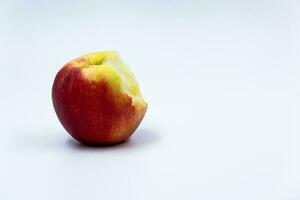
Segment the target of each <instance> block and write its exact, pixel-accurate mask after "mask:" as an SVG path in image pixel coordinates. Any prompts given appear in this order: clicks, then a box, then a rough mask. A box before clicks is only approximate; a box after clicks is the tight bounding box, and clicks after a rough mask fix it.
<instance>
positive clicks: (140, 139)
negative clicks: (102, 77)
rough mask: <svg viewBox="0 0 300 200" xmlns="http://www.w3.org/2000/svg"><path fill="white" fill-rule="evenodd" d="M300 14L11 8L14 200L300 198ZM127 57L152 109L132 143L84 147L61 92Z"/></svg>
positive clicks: (9, 123)
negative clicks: (115, 54) (81, 73)
mask: <svg viewBox="0 0 300 200" xmlns="http://www.w3.org/2000/svg"><path fill="white" fill-rule="evenodd" d="M299 10H300V5H299V1H296V0H294V1H289V0H287V1H284V0H282V1H281V0H275V1H271V0H269V1H268V0H262V1H261V0H252V1H251V0H249V1H237V0H229V1H221V0H213V1H211V0H206V1H196V0H195V1H182V2H180V1H173V2H168V1H151V2H150V1H149V2H147V1H127V3H125V1H120V2H117V1H105V2H100V1H81V2H79V1H78V2H76V1H64V2H63V1H34V2H33V1H1V2H0V24H1V27H0V36H1V37H0V55H1V73H0V91H1V93H0V95H1V96H0V101H1V103H0V110H1V112H0V121H1V132H0V136H1V139H0V199H1V200H15V199H30V200H39V199H45V200H46V199H73V200H77V199H107V200H111V199H137V200H138V199H139V200H140V199H143V200H148V199H149V200H150V199H209V200H220V199H222V200H225V199H226V200H227V199H228V200H241V199H243V200H254V199H255V200H268V199H272V200H286V199H289V200H297V199H300V171H299V169H300V158H299V156H300V147H299V144H300V136H299V132H300V56H299V55H300V54H299V53H300V39H299V38H300V37H299V36H300V20H299V19H300V15H299ZM107 49H114V50H118V51H119V52H120V54H121V56H122V58H123V60H124V61H125V62H126V63H128V65H129V66H130V67H131V69H132V71H133V72H134V73H135V74H136V77H137V79H138V81H139V83H140V86H141V89H142V92H143V95H144V97H145V99H146V100H147V101H148V103H149V110H148V112H147V116H146V118H145V119H144V121H143V122H142V124H141V126H140V127H139V129H138V131H137V132H136V134H135V135H133V137H132V138H131V139H130V141H128V142H127V143H125V144H122V145H119V146H114V147H110V148H87V147H83V146H80V145H78V144H77V143H76V142H74V140H73V139H71V137H70V136H69V135H68V134H66V132H65V131H64V129H63V128H62V126H61V125H60V124H59V122H58V120H57V118H56V116H55V113H54V110H53V108H52V102H51V96H50V95H51V86H52V81H53V79H54V76H55V74H56V72H57V71H58V70H59V68H60V67H61V66H62V65H63V64H64V63H66V62H67V61H69V60H70V59H72V58H74V57H77V56H79V55H81V54H85V53H88V52H94V51H98V50H107Z"/></svg>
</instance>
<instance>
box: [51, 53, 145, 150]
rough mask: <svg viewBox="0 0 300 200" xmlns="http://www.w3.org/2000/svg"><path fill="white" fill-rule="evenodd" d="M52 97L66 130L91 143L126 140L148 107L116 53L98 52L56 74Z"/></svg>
mask: <svg viewBox="0 0 300 200" xmlns="http://www.w3.org/2000/svg"><path fill="white" fill-rule="evenodd" d="M52 100H53V105H54V109H55V111H56V114H57V116H58V118H59V120H60V122H61V124H62V125H63V127H64V128H65V129H66V130H67V132H68V133H69V134H70V135H71V136H73V137H74V138H75V139H76V140H78V141H79V142H81V143H84V144H90V145H110V144H116V143H120V142H123V141H125V140H126V139H127V138H128V137H129V136H130V135H131V134H132V133H133V132H134V131H135V130H136V128H137V127H138V126H139V124H140V122H141V121H142V119H143V117H144V114H145V112H146V110H147V103H146V102H145V101H144V99H143V97H142V96H141V93H140V89H139V86H138V84H137V81H136V79H135V77H134V75H133V74H132V73H131V72H130V70H129V68H128V67H127V65H126V64H124V63H123V62H122V61H121V59H120V57H119V55H118V54H117V53H116V52H97V53H91V54H87V55H84V56H81V57H79V58H77V59H74V60H72V61H71V62H69V63H67V64H66V65H65V66H63V68H62V69H61V70H60V71H59V72H58V73H57V75H56V77H55V80H54V83H53V87H52Z"/></svg>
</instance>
